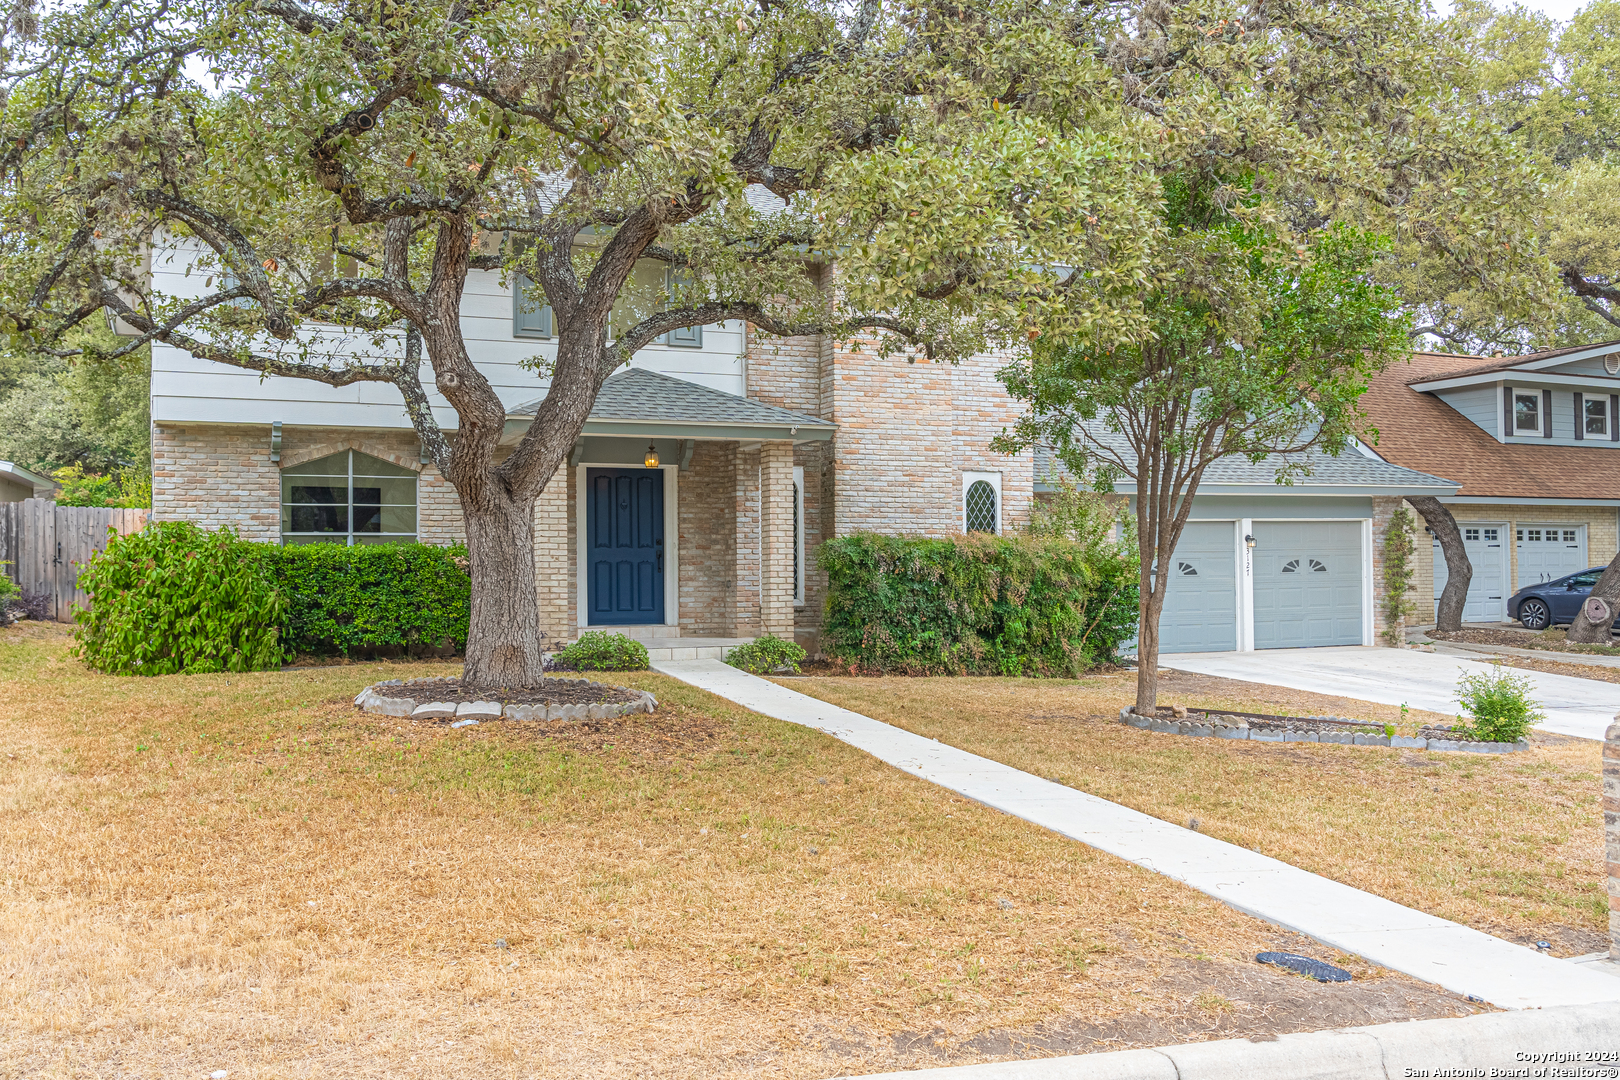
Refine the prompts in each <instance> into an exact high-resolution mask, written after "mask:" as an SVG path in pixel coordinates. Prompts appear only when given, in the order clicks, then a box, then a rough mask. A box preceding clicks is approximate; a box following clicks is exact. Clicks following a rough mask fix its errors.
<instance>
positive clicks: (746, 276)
mask: <svg viewBox="0 0 1620 1080" xmlns="http://www.w3.org/2000/svg"><path fill="white" fill-rule="evenodd" d="M19 11H21V12H23V14H21V15H20V16H19V17H18V18H16V19H14V20H13V22H12V24H11V25H10V26H9V27H8V29H7V31H6V35H7V36H6V37H5V39H4V42H3V48H0V64H3V65H4V70H3V72H0V89H3V90H4V92H5V94H6V100H5V103H4V111H3V114H0V176H3V185H4V186H3V190H0V223H3V224H0V228H3V229H4V231H5V235H6V238H7V239H6V241H5V244H4V245H3V247H0V320H3V324H4V328H5V330H6V331H8V332H9V333H10V334H12V335H13V336H14V338H15V339H16V340H17V341H18V342H19V343H21V344H22V345H24V346H26V347H28V348H33V349H39V350H44V351H56V352H59V353H65V352H71V351H72V350H71V349H70V348H69V347H68V345H67V344H66V343H67V342H69V341H70V340H72V339H71V338H70V336H69V335H70V332H71V330H72V328H73V327H75V326H78V325H80V324H83V323H85V322H86V321H88V320H94V319H99V318H101V317H102V312H103V311H105V310H111V311H112V312H114V313H115V314H116V315H117V317H118V318H119V319H121V320H122V322H123V324H125V325H126V326H128V327H132V328H134V330H135V331H136V333H137V335H138V336H137V337H135V338H133V339H130V340H129V341H128V342H127V344H126V345H125V346H124V350H123V351H125V352H128V351H131V350H134V349H136V348H139V347H141V346H142V345H144V344H145V343H147V342H162V343H165V344H167V345H171V346H174V347H177V348H180V349H183V350H186V351H188V352H190V353H191V354H193V355H195V356H198V357H201V358H205V359H208V360H211V361H215V362H218V363H220V364H226V365H231V366H234V367H239V368H247V369H250V370H255V371H261V372H265V373H268V374H273V375H282V376H293V377H298V378H304V379H311V380H315V381H317V382H321V383H326V384H328V385H331V386H344V385H349V384H354V383H357V382H376V383H385V384H388V385H391V386H393V387H394V388H395V389H396V390H397V391H398V393H399V395H400V400H401V402H402V405H403V408H404V410H405V411H406V412H407V413H408V414H409V417H410V421H411V423H412V425H413V426H414V428H415V430H416V433H417V435H418V436H419V438H420V439H421V442H422V444H423V446H424V447H425V448H426V449H427V451H428V452H429V453H430V454H431V456H432V459H433V461H434V462H435V463H436V465H437V467H438V469H439V470H440V471H441V472H442V473H443V475H444V476H445V477H446V478H447V479H448V480H449V481H450V482H451V483H452V484H453V485H454V487H455V489H456V491H457V493H458V495H459V496H460V500H461V506H462V509H463V511H464V513H465V520H466V530H467V539H468V547H469V552H470V555H471V560H472V575H473V601H472V623H471V628H470V635H469V640H468V646H467V665H466V678H467V679H468V680H469V682H471V683H473V684H478V685H500V684H504V685H522V684H527V683H531V682H533V681H534V680H536V679H537V678H539V677H540V673H541V651H542V650H541V640H540V633H539V618H538V611H537V604H536V593H535V579H534V561H533V558H532V549H531V544H532V541H531V522H532V518H533V506H534V503H535V500H536V498H537V497H538V495H539V494H540V492H541V491H542V490H543V489H544V487H545V486H546V484H547V483H548V481H550V479H551V477H552V476H553V474H554V473H555V472H556V470H557V469H558V467H559V465H560V464H562V463H563V462H564V460H565V458H566V455H567V453H568V451H569V448H570V447H571V446H572V445H573V443H574V441H575V439H576V438H577V437H578V435H579V434H580V432H581V430H582V429H583V426H584V424H585V421H586V418H587V416H588V414H589V412H590V409H591V406H592V403H593V401H594V399H595V397H596V394H597V392H598V390H599V388H600V387H601V385H602V383H603V381H604V380H605V379H606V378H607V377H608V376H609V375H610V374H612V373H613V372H614V371H615V370H616V369H618V368H620V367H621V366H622V365H623V364H625V363H626V362H627V361H628V359H629V358H630V356H631V355H632V354H634V353H635V352H636V351H637V350H638V349H640V348H642V347H643V346H645V345H647V344H648V343H650V342H652V341H653V340H654V339H655V338H657V337H658V336H659V335H662V334H665V333H667V332H669V331H671V330H674V329H677V328H680V327H684V326H692V325H702V324H706V323H714V322H718V321H722V320H748V321H749V322H750V323H752V324H754V325H755V326H757V327H759V328H761V329H762V330H764V331H765V332H767V333H771V334H778V335H795V334H813V333H826V334H832V335H835V336H846V337H847V336H852V335H856V334H858V333H866V334H875V335H876V336H877V337H878V339H879V341H880V342H881V347H884V348H909V349H913V350H915V351H917V352H918V353H922V354H927V355H930V356H932V357H935V358H945V357H949V356H952V355H960V354H962V353H964V352H967V351H971V350H977V349H981V348H983V347H985V345H986V344H987V343H988V342H992V341H997V340H1006V339H1008V338H1010V337H1021V336H1022V335H1024V334H1026V333H1027V332H1028V331H1029V328H1030V327H1032V326H1034V325H1036V324H1037V323H1040V324H1043V325H1062V326H1073V327H1084V328H1087V330H1088V332H1094V333H1104V332H1109V330H1108V328H1110V327H1112V328H1115V329H1120V328H1122V327H1123V326H1125V325H1126V324H1128V323H1130V322H1132V321H1137V322H1139V321H1140V318H1139V316H1137V315H1135V314H1133V313H1132V312H1131V311H1130V310H1129V308H1128V305H1125V306H1123V307H1124V313H1123V314H1122V313H1121V312H1122V305H1121V303H1120V297H1121V296H1122V295H1129V294H1131V293H1132V291H1133V290H1135V289H1136V288H1137V287H1138V286H1139V285H1140V284H1141V283H1142V282H1143V280H1144V278H1143V269H1142V268H1143V259H1142V252H1143V243H1144V238H1145V237H1146V236H1147V235H1148V234H1149V233H1150V232H1151V230H1152V212H1151V206H1150V201H1149V200H1148V199H1147V198H1146V197H1145V196H1144V193H1145V192H1146V191H1148V190H1149V189H1148V187H1147V185H1148V184H1149V183H1150V182H1151V177H1148V176H1146V175H1145V174H1143V173H1141V172H1140V170H1136V169H1133V168H1132V167H1130V163H1129V157H1130V154H1131V152H1133V146H1134V144H1133V142H1132V139H1133V138H1134V137H1135V136H1133V135H1131V134H1130V133H1122V132H1121V130H1120V127H1119V124H1118V117H1117V114H1116V113H1115V112H1113V111H1112V108H1111V106H1112V102H1111V100H1110V98H1109V95H1108V92H1107V88H1108V85H1109V78H1108V73H1107V68H1106V63H1105V62H1104V61H1103V60H1102V59H1101V58H1100V57H1099V56H1098V55H1097V53H1096V51H1095V48H1094V46H1095V43H1096V41H1097V40H1098V38H1099V35H1106V34H1109V33H1112V32H1113V31H1112V30H1111V29H1108V27H1111V26H1114V25H1117V20H1118V18H1119V12H1118V11H1117V10H1115V9H1112V8H1110V7H1108V6H1107V5H1100V6H1099V5H1090V4H1083V3H1077V4H1074V5H1072V6H1066V5H1062V4H1057V5H1048V4H1037V3H1023V2H1019V0H949V2H940V3H937V4H936V3H932V2H885V0H864V2H862V3H859V4H845V3H842V2H839V0H721V2H719V3H704V4H696V3H690V2H687V0H671V2H660V0H648V2H643V0H563V2H543V0H354V2H352V3H325V2H318V0H238V2H235V3H231V4H219V3H212V2H207V3H204V2H196V3H189V4H188V3H173V2H167V0H79V2H77V3H69V4H67V5H64V6H61V7H57V8H53V9H52V10H51V12H50V13H49V14H48V15H46V16H45V17H44V18H43V20H42V21H39V20H35V19H33V17H32V16H28V15H27V14H26V10H25V9H24V8H20V9H19ZM201 70H206V71H207V72H208V75H207V76H204V77H202V78H201V80H200V82H199V81H197V80H196V79H194V78H191V77H188V73H192V74H196V73H198V72H200V71H201ZM1136 135H1140V132H1137V133H1136ZM750 189H752V190H753V191H755V192H758V191H768V192H769V193H770V194H771V196H772V197H773V199H774V202H773V200H772V199H761V198H752V199H751V198H749V197H748V193H749V192H750ZM165 240H175V241H177V242H183V243H184V244H187V245H192V246H191V248H189V250H192V251H194V252H195V255H194V261H193V265H192V273H193V275H194V276H196V277H198V278H200V279H201V280H202V281H203V282H204V288H203V289H202V290H201V295H200V296H196V297H188V298H176V297H170V296H163V295H159V294H157V293H155V292H153V291H152V289H151V288H150V287H149V276H148V274H147V272H146V259H147V258H149V253H150V251H151V250H152V246H153V244H154V242H158V241H165ZM647 260H654V261H656V262H657V263H661V264H662V265H664V266H665V267H667V268H668V269H669V271H670V273H669V274H667V275H665V276H663V277H661V278H659V279H658V280H657V281H654V282H653V283H651V284H650V285H649V284H647V283H646V281H644V280H643V278H644V277H645V275H638V274H637V273H636V268H637V265H638V263H645V262H646V261H647ZM828 265H832V266H835V268H836V269H835V272H834V273H833V274H832V275H828V274H827V273H824V272H820V270H818V268H825V267H826V266H828ZM1050 267H1064V268H1066V269H1064V270H1062V271H1055V270H1050V269H1047V268H1050ZM517 270H521V271H522V272H523V273H524V274H525V275H527V276H528V277H529V278H530V279H532V280H533V281H535V282H536V283H538V285H539V287H540V288H541V289H542V290H543V292H544V298H545V301H546V302H547V303H548V304H549V305H550V307H551V308H552V309H553V311H554V313H555V322H554V325H555V338H556V354H555V359H554V361H552V362H550V363H549V364H547V363H545V362H543V361H541V360H540V359H539V358H538V357H537V358H536V359H535V366H536V367H537V368H544V369H547V370H545V371H544V372H543V373H544V374H546V375H548V376H549V380H550V381H549V388H548V392H547V394H546V397H545V398H544V401H543V402H542V404H541V405H540V407H539V411H538V413H537V414H536V416H535V418H534V422H533V424H532V425H531V426H530V427H529V429H528V430H527V432H526V433H525V434H524V435H523V436H522V438H521V439H520V441H519V442H518V443H517V445H516V446H515V448H513V449H512V450H511V453H510V454H508V455H505V456H500V455H499V452H498V443H499V441H500V439H501V437H502V431H503V428H504V425H505V420H506V408H505V405H504V404H503V402H502V401H501V400H500V398H499V397H498V396H497V394H496V393H495V391H494V389H493V388H492V387H491V385H490V383H489V382H488V380H487V379H486V378H485V376H484V375H483V373H481V372H480V371H479V369H478V367H477V366H476V365H475V364H474V362H473V358H472V357H471V356H470V355H469V353H468V349H467V346H466V343H465V342H464V340H463V338H462V330H461V324H460V319H459V311H460V306H461V298H462V293H463V290H464V288H465V286H466V283H467V280H468V275H469V274H470V273H472V272H474V271H496V272H500V273H502V274H510V273H512V272H514V271H517ZM654 276H655V277H656V275H654ZM829 279H830V280H829ZM638 282H639V284H638ZM430 389H431V390H432V391H436V392H437V394H439V395H442V398H443V399H444V400H445V401H447V402H448V403H449V405H450V406H452V407H453V408H454V411H455V416H456V423H455V425H454V428H453V431H450V432H446V431H443V430H441V428H440V426H439V424H438V423H437V422H436V421H435V419H434V415H433V411H432V405H433V399H432V397H431V396H430ZM447 435H448V436H449V437H447ZM498 458H499V459H498Z"/></svg>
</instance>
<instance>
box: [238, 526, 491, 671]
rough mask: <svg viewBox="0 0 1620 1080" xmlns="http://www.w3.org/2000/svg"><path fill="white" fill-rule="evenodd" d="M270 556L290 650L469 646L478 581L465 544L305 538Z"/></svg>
mask: <svg viewBox="0 0 1620 1080" xmlns="http://www.w3.org/2000/svg"><path fill="white" fill-rule="evenodd" d="M263 554H264V557H265V560H266V567H267V568H268V571H269V573H270V576H271V580H272V581H273V582H274V583H275V585H276V588H277V590H278V591H279V592H280V594H281V595H282V596H283V597H284V598H285V599H286V602H287V613H286V617H285V621H284V622H283V624H282V625H283V642H284V644H285V646H286V648H287V650H288V651H289V652H290V653H316V654H329V653H341V654H343V655H345V656H347V655H349V654H351V653H356V652H361V653H375V652H377V651H379V650H381V651H388V650H404V651H412V650H418V649H423V648H429V649H431V648H438V647H442V646H444V645H447V644H448V645H453V646H455V648H456V649H458V650H460V649H463V648H465V647H466V644H467V623H468V616H469V612H470V610H471V597H472V581H471V579H470V578H469V577H468V576H467V569H466V562H467V560H466V552H465V549H463V548H460V547H451V548H442V547H434V546H432V545H431V544H361V545H356V546H354V547H346V546H344V545H342V544H299V545H295V546H291V547H277V546H273V545H266V546H265V549H264V553H263Z"/></svg>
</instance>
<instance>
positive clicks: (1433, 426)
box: [1361, 346, 1620, 499]
mask: <svg viewBox="0 0 1620 1080" xmlns="http://www.w3.org/2000/svg"><path fill="white" fill-rule="evenodd" d="M1588 347H1589V346H1588ZM1555 351H1563V350H1555ZM1537 355H1539V356H1541V357H1542V358H1545V357H1546V355H1548V354H1544V353H1543V354H1537ZM1456 360H1457V357H1454V356H1442V355H1438V354H1435V353H1418V354H1416V355H1415V356H1413V357H1412V359H1410V360H1407V361H1402V362H1400V363H1397V364H1393V365H1391V366H1390V368H1389V369H1388V370H1386V371H1385V372H1384V373H1383V374H1381V375H1379V376H1378V377H1376V378H1374V379H1373V380H1372V385H1371V386H1370V387H1369V388H1368V390H1367V393H1366V394H1365V395H1364V396H1363V397H1362V399H1361V407H1362V408H1363V409H1364V410H1366V413H1367V415H1368V417H1369V418H1370V419H1371V420H1372V422H1373V424H1374V425H1375V426H1376V427H1377V428H1378V431H1379V438H1378V444H1377V445H1376V446H1375V447H1373V449H1374V450H1376V451H1377V452H1378V453H1379V455H1380V456H1381V457H1383V458H1384V459H1385V460H1386V461H1390V462H1394V463H1396V464H1406V465H1424V466H1427V467H1431V468H1439V469H1442V470H1443V471H1444V472H1445V473H1446V475H1447V476H1450V477H1452V478H1453V479H1455V480H1456V481H1457V482H1458V483H1459V484H1461V485H1462V489H1461V491H1459V492H1458V495H1459V497H1465V496H1469V495H1475V496H1479V497H1481V498H1519V499H1620V452H1617V449H1616V447H1615V445H1614V444H1613V443H1609V444H1606V445H1605V444H1602V443H1591V444H1589V445H1587V446H1536V445H1532V444H1526V443H1514V444H1503V443H1499V442H1497V441H1496V438H1495V436H1493V435H1490V434H1489V433H1487V432H1485V431H1483V430H1481V429H1480V428H1479V426H1478V425H1476V424H1474V423H1473V422H1472V421H1470V420H1468V419H1466V418H1465V417H1464V416H1463V415H1462V414H1461V413H1459V412H1457V411H1456V410H1455V409H1453V408H1452V407H1451V406H1450V405H1447V404H1446V403H1445V402H1444V401H1442V400H1441V399H1440V398H1438V397H1436V396H1435V395H1433V394H1425V393H1422V392H1421V391H1418V390H1413V389H1412V388H1411V387H1410V386H1409V385H1408V384H1409V383H1414V382H1419V383H1421V382H1426V381H1428V380H1431V379H1440V378H1446V377H1449V376H1451V375H1454V374H1457V372H1456V370H1455V368H1454V367H1453V365H1454V364H1455V363H1456ZM1524 360H1525V358H1524V357H1514V361H1515V362H1520V363H1522V362H1523V361H1524Z"/></svg>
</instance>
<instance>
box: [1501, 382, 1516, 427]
mask: <svg viewBox="0 0 1620 1080" xmlns="http://www.w3.org/2000/svg"><path fill="white" fill-rule="evenodd" d="M1512 434H1513V387H1511V386H1504V387H1502V438H1504V439H1505V438H1507V437H1508V436H1509V435H1512Z"/></svg>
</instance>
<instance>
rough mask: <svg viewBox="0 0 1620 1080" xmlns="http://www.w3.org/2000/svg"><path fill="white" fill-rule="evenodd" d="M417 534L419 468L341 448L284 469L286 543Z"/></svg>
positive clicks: (384, 539) (370, 540)
mask: <svg viewBox="0 0 1620 1080" xmlns="http://www.w3.org/2000/svg"><path fill="white" fill-rule="evenodd" d="M415 539H416V473H415V472H413V471H412V470H410V469H407V468H405V467H404V466H401V465H395V464H393V463H392V462H388V461H383V460H381V459H380V458H374V457H372V456H371V455H369V454H362V453H360V451H358V450H343V451H341V452H339V453H336V454H332V455H330V456H328V457H323V458H316V459H315V460H314V461H306V462H304V463H303V464H302V465H294V466H292V467H291V468H288V469H283V470H282V473H281V541H282V543H284V544H322V543H326V544H347V545H354V544H391V543H403V542H407V541H412V540H415Z"/></svg>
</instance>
